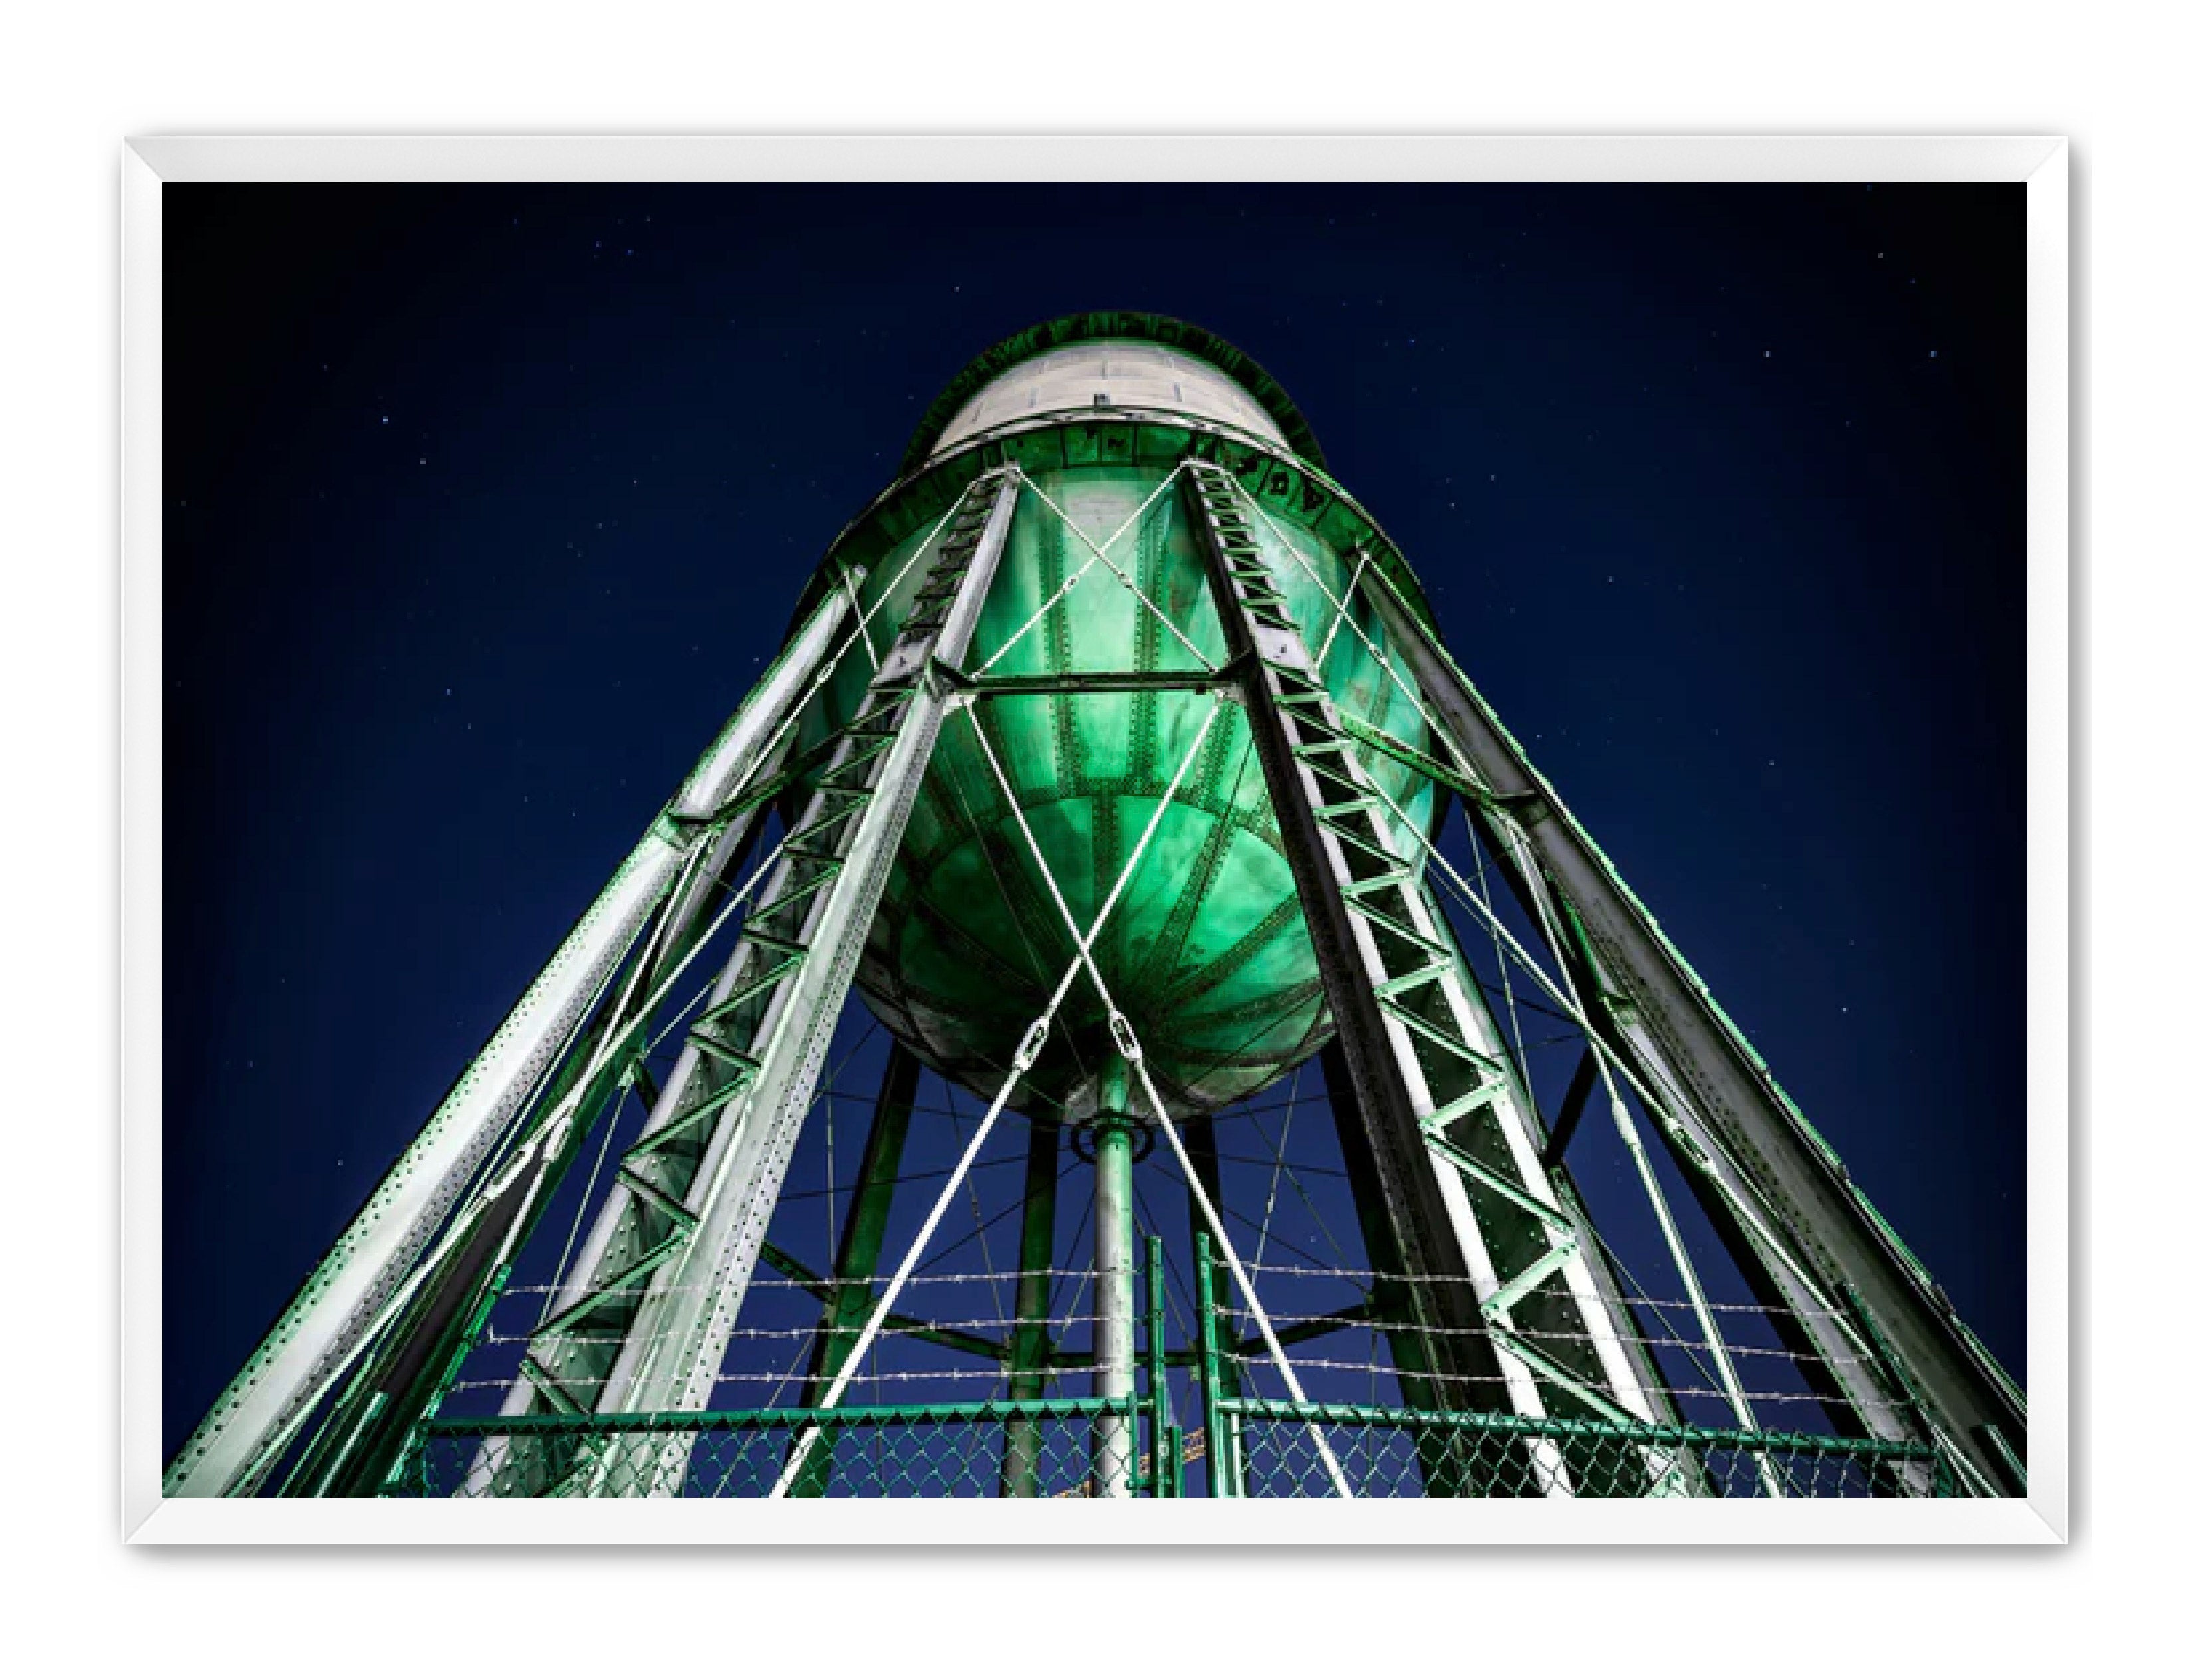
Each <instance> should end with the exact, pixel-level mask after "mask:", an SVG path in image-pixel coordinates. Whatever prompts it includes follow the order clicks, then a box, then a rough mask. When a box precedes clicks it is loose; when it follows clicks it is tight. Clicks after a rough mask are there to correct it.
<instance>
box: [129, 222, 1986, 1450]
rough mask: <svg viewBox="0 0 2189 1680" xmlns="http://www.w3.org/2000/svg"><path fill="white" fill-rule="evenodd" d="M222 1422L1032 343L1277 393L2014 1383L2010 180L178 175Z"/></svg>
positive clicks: (183, 1066)
mask: <svg viewBox="0 0 2189 1680" xmlns="http://www.w3.org/2000/svg"><path fill="white" fill-rule="evenodd" d="M166 196H167V416H166V420H167V461H166V474H167V529H166V561H167V614H168V623H167V648H166V658H167V673H168V679H169V683H170V687H169V693H168V694H167V733H166V738H165V752H166V775H167V789H166V836H165V838H166V854H167V878H166V897H167V926H166V938H167V1021H166V1047H167V1092H166V1128H167V1234H166V1277H167V1347H166V1360H167V1394H168V1408H169V1434H170V1438H171V1442H172V1440H176V1439H178V1438H179V1435H180V1434H182V1433H183V1432H184V1431H186V1430H187V1428H189V1425H190V1424H191V1423H194V1422H195V1419H196V1417H198V1415H199V1414H200V1413H201V1411H202V1410H203V1408H204V1407H205V1406H206V1404H207V1403H209V1401H210V1400H211V1399H212V1396H213V1394H215V1393H216V1392H217V1391H218V1389H219V1388H220V1386H221V1385H222V1384H223V1383H224V1382H225V1380H226V1379H227V1377H229V1375H231V1374H232V1373H233V1372H234V1370H235V1367H236V1366H237V1365H238V1364H239V1363H240V1361H241V1360H242V1359H243V1357H244V1356H245V1355H246V1353H247V1352H248V1350H249V1349H250V1347H251V1346H252V1343H254V1341H255V1340H256V1339H257V1336H258V1335H259V1334H260V1333H261V1332H263V1329H264V1327H265V1326H266V1325H267V1323H268V1322H269V1321H270V1320H271V1318H272V1317H273V1315H274V1313H275V1312H276V1311H277V1310H278V1309H279V1308H280V1305H281V1304H282V1302H283V1301H284V1300H285V1299H286V1298H287V1296H288V1294H289V1293H290V1292H291V1290H292V1289H293V1288H294V1287H295V1286H296V1284H297V1282H298V1281H300V1280H301V1278H302V1276H303V1273H304V1272H305V1270H307V1269H308V1267H309V1266H310V1265H311V1264H313V1263H314V1261H315V1260H316V1259H317V1258H318V1256H319V1255H320V1253H321V1252H323V1250H324V1249H325V1246H326V1245H327V1243H328V1242H330V1241H331V1238H332V1237H333V1236H334V1235H335V1234H336V1233H337V1230H339V1229H340V1227H341V1225H342V1222H343V1221H344V1219H346V1218H347V1217H348V1214H349V1213H351V1212H352V1211H353V1210H354V1208H355V1207H356V1206H357V1204H358V1203H359V1202H360V1201H362V1200H363V1198H364V1197H365V1195H366V1194H367V1193H368V1192H369V1191H370V1188H371V1185H372V1184H373V1183H374V1181H375V1180H376V1178H377V1176H378V1174H379V1173H380V1171H381V1170H382V1168H384V1167H385V1165H386V1163H387V1162H388V1160H389V1159H391V1158H392V1157H393V1155H394V1153H395V1152H396V1151H398V1150H399V1148H400V1147H401V1145H402V1144H403V1142H404V1140H405V1139H406V1138H407V1137H408V1135H409V1134H410V1132H411V1131H412V1130H413V1129H414V1128H416V1126H417V1124H418V1123H420V1122H421V1120H422V1118H423V1117H425V1115H426V1114H427V1112H428V1111H429V1110H430V1108H431V1107H432V1106H433V1103H434V1101H435V1100H437V1099H438V1097H439V1096H440V1095H441V1094H442V1092H443V1090H444V1089H445V1088H446V1086H447V1084H448V1083H449V1082H450V1080H451V1079H452V1078H453V1077H454V1076H455V1073H456V1072H458V1070H459V1069H460V1068H461V1066H462V1064H463V1062H464V1061H465V1060H466V1059H467V1057H468V1055H470V1054H471V1053H472V1050H473V1049H475V1048H476V1047H477V1045H478V1043H479V1042H480V1041H481V1040H482V1039H483V1038H484V1037H485V1035H486V1033H487V1032H489V1030H490V1029H491V1027H492V1026H493V1024H494V1021H495V1020H496V1019H497V1018H498V1016H499V1014H500V1012H501V1010H502V1009H503V1008H504V1007H505V1006H506V1004H508V1003H509V1002H510V1001H512V999H513V998H515V996H516V994H517V993H518V991H519V990H520V989H521V988H522V987H523V984H524V983H525V981H527V980H528V979H529V977H530V976H531V974H532V972H533V971H534V970H535V969H536V968H537V966H538V965H539V964H540V961H541V960H542V959H544V957H545V956H546V953H548V951H549V950H550V949H551V947H552V946H553V944H554V943H555V942H556V941H557V939H558V938H559V937H560V936H561V934H562V933H563V931H564V930H565V929H566V928H567V927H568V924H569V923H570V921H571V920H572V919H573V918H574V916H575V915H576V914H577V913H578V912H579V911H580V909H582V908H583V907H584V905H585V902H587V900H588V899H589V898H590V897H591V895H592V893H593V892H594V891H596V890H597V888H598V886H599V885H600V884H601V883H602V880H604V879H605V877H606V875H607V874H608V871H609V870H610V869H611V868H613V867H614V863H616V861H617V860H618V859H619V858H620V857H621V856H622V855H623V853H624V851H625V850H626V849H627V847H628V846H629V845H630V843H631V840H632V839H633V838H634V836H635V835H636V834H637V833H638V831H639V830H640V829H641V828H642V826H643V825H644V823H646V822H647V820H648V818H649V817H651V816H652V815H653V812H654V811H655V810H656V809H657V808H658V807H659V804H660V802H661V800H663V799H664V798H665V796H666V795H667V794H668V793H669V792H670V790H671V789H673V788H674V787H675V785H676V782H677V780H678V779H679V778H680V777H681V775H682V772H683V771H684V770H685V769H686V768H687V766H688V765H689V763H690V761H691V760H692V759H693V756H694V755H695V754H696V753H697V751H698V750H699V748H700V747H701V746H702V745H703V744H704V743H705V741H706V740H707V739H708V738H710V735H711V734H712V733H713V731H714V730H715V728H716V727H717V725H718V724H719V723H720V721H721V720H722V718H724V717H725V716H727V714H728V713H729V711H730V710H732V708H733V707H734V705H735V704H736V703H737V701H738V698H739V696H740V694H741V693H743V691H744V688H745V687H746V685H747V684H748V682H749V680H750V678H751V676H753V674H754V673H755V670H756V669H757V667H758V665H759V663H760V662H761V661H762V660H763V659H766V657H767V656H768V655H770V654H772V653H773V652H774V650H775V648H776V647H777V645H778V642H779V640H780V638H781V636H782V634H783V629H784V627H785V624H786V620H787V618H788V614H789V610H790V608H791V605H792V603H793V602H794V600H795V597H797V595H798V593H799V591H800V589H801V588H802V587H803V585H804V584H805V581H806V578H807V576H808V575H809V574H810V572H811V570H812V567H813V565H814V563H816V561H817V559H818V558H819V557H820V555H821V554H822V552H823V550H824V549H825V548H826V546H827V545H828V543H829V540H830V539H831V538H832V537H833V536H834V535H835V534H836V533H837V531H838V530H839V529H841V527H842V526H843V524H844V523H845V522H846V520H847V519H848V518H850V517H851V514H852V513H853V512H856V511H857V509H858V508H859V507H860V506H862V505H863V504H864V503H865V502H866V501H868V499H869V498H870V497H871V496H872V495H874V493H875V492H876V491H877V490H878V489H880V488H881V487H882V485H883V484H885V482H886V481H887V479H888V478H889V477H890V475H891V472H892V471H893V469H894V467H895V465H896V462H897V459H898V457H899V455H900V454H901V453H902V449H903V446H904V444H905V441H906V438H907V436H908V433H909V432H910V430H911V427H912V426H913V422H914V421H915V420H916V419H917V418H918V417H919V414H920V413H921V412H922V410H924V409H925V405H926V404H927V402H928V401H929V399H930V398H931V396H932V395H933V394H934V393H935V392H936V391H937V390H938V389H939V388H940V387H942V384H943V383H944V382H946V381H947V379H948V378H949V377H950V376H951V375H952V374H953V373H954V372H955V371H957V370H958V368H959V366H960V365H962V364H963V363H964V362H965V361H966V360H968V359H970V358H971V357H972V356H973V355H975V354H976V353H978V352H979V351H980V350H981V349H982V348H985V347H986V346H987V344H989V343H990V342H993V340H995V339H997V338H999V337H1003V336H1004V335H1005V334H1006V333H1008V332H1010V331H1013V330H1015V329H1016V328H1018V327H1021V326H1022V325H1027V324H1028V323H1030V322H1032V321H1035V320H1040V319H1043V318H1045V317H1048V316H1051V315H1056V314H1066V313H1069V312H1071V311H1073V310H1077V309H1083V308H1145V309H1150V310H1154V311H1157V312H1160V313H1163V314H1174V315H1179V316H1182V317H1184V318H1185V319H1187V320H1193V321H1195V322H1197V323H1199V324H1201V325H1205V326H1207V327H1208V328H1210V329H1211V330H1213V331H1216V332H1217V333H1219V334H1220V335H1222V336H1224V337H1227V338H1230V340H1232V341H1233V342H1236V343H1237V344H1238V345H1239V346H1240V347H1241V348H1243V349H1245V350H1246V351H1247V353H1248V354H1251V355H1253V357H1255V358H1256V359H1258V360H1259V361H1260V362H1261V363H1262V364H1263V365H1264V366H1266V367H1267V368H1269V369H1270V371H1271V372H1272V373H1273V374H1275V375H1276V377H1277V378H1278V379H1279V380H1280V381H1281V382H1283V384H1284V385H1285V387H1286V388H1287V390H1288V391H1289V392H1290V393H1291V394H1292V397H1293V398H1294V399H1295V400H1296V401H1297V402H1298V404H1299V405H1300V407H1301V408H1302V409H1303V410H1304V412H1305V414H1306V415H1307V416H1308V419H1309V422H1310V423H1311V424H1312V425H1313V426H1314V427H1315V430H1316V432H1317V433H1318V435H1319V436H1320V438H1321V441H1322V444H1323V445H1324V448H1325V450H1326V453H1327V455H1328V456H1329V460H1330V462H1331V465H1332V469H1333V471H1334V472H1336V474H1337V476H1338V478H1339V479H1340V480H1341V481H1342V482H1343V483H1344V484H1346V485H1347V486H1348V487H1349V489H1352V490H1353V491H1354V492H1355V494H1356V495H1358V496H1360V498H1361V500H1362V501H1364V502H1365V503H1366V505H1367V506H1369V507H1370V508H1371V509H1372V511H1373V512H1375V513H1376V514H1377V517H1378V518H1379V519H1380V520H1381V521H1382V522H1383V525H1384V527H1385V528H1386V529H1388V530H1389V532H1390V533H1391V535H1393V537H1394V540H1396V541H1397V542H1398V543H1399V545H1400V547H1401V548H1402V549H1403V550H1404V551H1405V552H1406V554H1407V555H1408V557H1410V558H1411V561H1412V563H1413V564H1414V566H1415V568H1416V569H1417V571H1418V572H1419V573H1420V574H1421V575H1422V577H1423V580H1424V581H1425V583H1426V584H1427V585H1428V587H1429V589H1430V590H1431V591H1432V592H1433V597H1434V601H1435V602H1436V605H1437V608H1438V611H1439V614H1440V616H1441V619H1442V621H1443V624H1444V627H1445V632H1446V635H1447V637H1448V639H1449V641H1450V642H1451V646H1452V647H1453V648H1454V650H1455V652H1456V653H1457V657H1458V659H1459V660H1460V663H1461V664H1462V666H1463V667H1464V668H1465V669H1466V670H1468V672H1469V673H1470V675H1471V676H1473V678H1474V680H1475V682H1476V683H1477V684H1478V686H1479V687H1481V688H1482V689H1483V691H1484V692H1485V694H1486V695H1487V696H1488V697H1489V699H1490V701H1491V703H1492V704H1494V705H1496V707H1497V709H1498V710H1499V711H1500V712H1501V714H1502V716H1504V717H1505V719H1506V720H1507V722H1508V723H1509V724H1510V725H1512V726H1513V727H1514V728H1515V730H1516V731H1517V732H1518V733H1520V734H1521V736H1522V737H1523V738H1524V740H1525V741H1526V743H1527V744H1528V746H1529V748H1530V752H1531V753H1532V754H1534V755H1535V756H1536V762H1537V763H1538V765H1539V766H1541V768H1542V769H1543V770H1544V771H1545V772H1546V773H1547V775H1548V776H1549V777H1550V778H1552V779H1553V783H1555V784H1556V785H1557V786H1558V789H1559V790H1560V792H1561V793H1562V794H1563V795H1564V797H1565V799H1566V800H1567V802H1568V803H1569V804H1570V806H1572V807H1573V808H1574V809H1575V812H1577V813H1578V814H1579V816H1580V817H1581V820H1582V821H1583V822H1584V823H1587V825H1588V826H1589V828H1590V829H1591V830H1592V833H1593V834H1595V835H1596V837H1597V839H1598V840H1599V841H1600V842H1601V843H1602V844H1603V845H1604V847H1605V848H1606V849H1607V850H1608V851H1609V853H1610V854H1611V856H1612V857H1614V858H1615V860H1616V862H1617V863H1618V865H1619V867H1620V869H1621V873H1622V874H1624V875H1625V877H1626V880H1628V882H1629V883H1630V884H1632V885H1633V886H1634V887H1635V888H1636V889H1637V890H1638V891H1639V892H1640V894H1641V895H1642V896H1643V899H1644V900H1645V902H1648V903H1649V906H1650V907H1651V908H1652V909H1653V910H1654V912H1655V914H1656V915H1657V917H1658V919H1660V921H1661V922H1662V923H1663V925H1665V927H1666V929H1667V931H1669V932H1670V933H1671V936H1672V937H1673V938H1674V940H1675V941H1676V942H1677V943H1678V944H1679V945H1680V946H1681V947H1682V948H1683V950H1684V952H1685V953H1686V954H1687V955H1688V958H1689V959H1690V960H1691V961H1692V962H1693V964H1694V966H1695V967H1696V969H1697V970H1699V971H1700V973H1701V974H1702V976H1704V978H1705V980H1706V981H1708V982H1709V984H1710V985H1711V987H1712V989H1713V990H1714V992H1715V993H1717V996H1718V997H1719V998H1720V999H1721V1000H1722V1001H1723V1002H1724V1003H1725V1004H1727V1006H1728V1009H1729V1010H1731V1012H1732V1013H1733V1015H1734V1017H1735V1019H1736V1020H1738V1021H1739V1022H1740V1024H1741V1025H1742V1027H1743V1028H1744V1029H1745V1031H1746V1032H1747V1034H1748V1036H1749V1037H1750V1038H1751V1040H1752V1041H1753V1042H1754V1043H1756V1044H1757V1045H1758V1046H1759V1047H1760V1048H1761V1049H1762V1051H1763V1053H1764V1055H1766V1056H1767V1057H1768V1059H1769V1060H1770V1061H1771V1062H1772V1064H1773V1067H1774V1069H1775V1070H1776V1071H1777V1072H1778V1074H1779V1078H1781V1080H1782V1081H1783V1082H1784V1083H1785V1084H1786V1085H1787V1087H1788V1088H1789V1089H1790V1090H1791V1091H1792V1092H1793V1093H1794V1095H1796V1098H1797V1100H1800V1102H1801V1103H1802V1106H1803V1107H1804V1108H1805V1110H1806V1111H1807V1112H1808V1114H1809V1115H1810V1117H1812V1118H1813V1120H1814V1121H1815V1122H1816V1123H1818V1125H1819V1127H1820V1128H1822V1130H1823V1131H1824V1133H1825V1134H1826V1135H1827V1136H1828V1137H1829V1138H1830V1139H1831V1140H1832V1141H1833V1142H1834V1144H1835V1145H1836V1146H1837V1147H1838V1148H1839V1150H1840V1151H1841V1153H1842V1155H1843V1156H1844V1157H1846V1159H1847V1162H1849V1164H1850V1166H1851V1168H1852V1170H1853V1172H1854V1174H1855V1175H1856V1177H1857V1179H1858V1181H1859V1182H1860V1183H1862V1184H1863V1185H1864V1187H1865V1188H1866V1189H1867V1191H1869V1194H1870V1195H1871V1196H1872V1197H1873V1199H1874V1200H1875V1201H1876V1202H1878V1204H1879V1205H1880V1206H1881V1208H1883V1209H1884V1211H1885V1213H1886V1215H1887V1217H1888V1218H1890V1219H1892V1221H1893V1222H1894V1223H1895V1224H1896V1225H1898V1228H1899V1229H1900V1230H1901V1231H1902V1232H1903V1235H1905V1236H1907V1237H1908V1238H1909V1241H1910V1242H1911V1243H1912V1244H1913V1245H1914V1246H1915V1248H1916V1249H1917V1251H1918V1252H1919V1253H1921V1254H1922V1256H1923V1257H1924V1259H1926V1262H1927V1263H1928V1264H1929V1265H1930V1266H1931V1267H1932V1270H1934V1271H1935V1273H1936V1274H1937V1276H1938V1277H1939V1279H1940V1280H1941V1281H1942V1282H1943V1284H1944V1286H1945V1287H1946V1288H1947V1290H1948V1291H1949V1293H1950V1294H1951V1295H1952V1296H1953V1298H1954V1300H1955V1302H1956V1304H1958V1305H1959V1306H1960V1309H1961V1310H1962V1313H1963V1315H1964V1316H1966V1318H1967V1319H1968V1320H1969V1321H1971V1323H1972V1324H1973V1325H1974V1326H1976V1328H1977V1330H1978V1332H1980V1333H1981V1334H1983V1336H1984V1337H1985V1338H1987V1339H1988V1341H1989V1343H1990V1344H1991V1345H1992V1347H1993V1348H1994V1350H1995V1351H1996V1352H1997V1353H1998V1354H1999V1355H2000V1356H2001V1357H2002V1359H2003V1360H2005V1362H2006V1364H2007V1365H2008V1366H2010V1367H2011V1369H2013V1370H2015V1371H2016V1372H2020V1371H2021V1370H2022V1367H2023V1361H2024V1323H2023V1305H2022V1295H2023V1234H2022V1196H2023V1190H2024V1164H2023V1115H2024V1097H2023V1050H2024V1038H2025V1035H2024V1031H2023V1020H2022V1015H2023V996H2024V993H2023V975H2024V963H2025V956H2024V946H2023V940H2024V928H2023V910H2022V900H2023V893H2022V872H2023V782H2024V776H2023V682H2022V648H2023V631H2024V607H2023V585H2022V575H2023V559H2024V533H2023V506H2024V503H2023V445H2024V438H2023V432H2024V427H2023V421H2024V402H2023V326H2022V301H2023V300H2022V237H2023V233H2022V226H2023V223H2022V189H2021V188H2020V187H1978V188H1963V187H1955V188H1943V187H1916V186H1894V185H1888V184H1879V185H1877V186H1875V187H1874V188H1864V187H1861V186H1852V187H1847V186H1833V187H1819V188H1813V189H1805V188H1783V187H1711V188H1677V187H1649V188H1576V187H1546V188H1518V187H1513V188H1380V187H1378V188H1359V187H1314V188H1304V187H1298V188H1295V187H1272V188H1239V187H1223V188H1213V187H1210V188H1201V187H1193V188H1146V187H1129V188H1123V187H1120V188H1041V189H1030V188H921V189H902V188H893V189H862V188H806V189H744V188H737V189H732V188H659V189H606V188H594V187H581V188H554V187H533V188H518V189H510V188H499V187H466V188H452V189H429V188H417V187H404V188H373V187H345V188H309V189H290V188H276V187H203V186H184V187H175V186H171V187H169V188H168V189H167V194H166Z"/></svg>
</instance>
